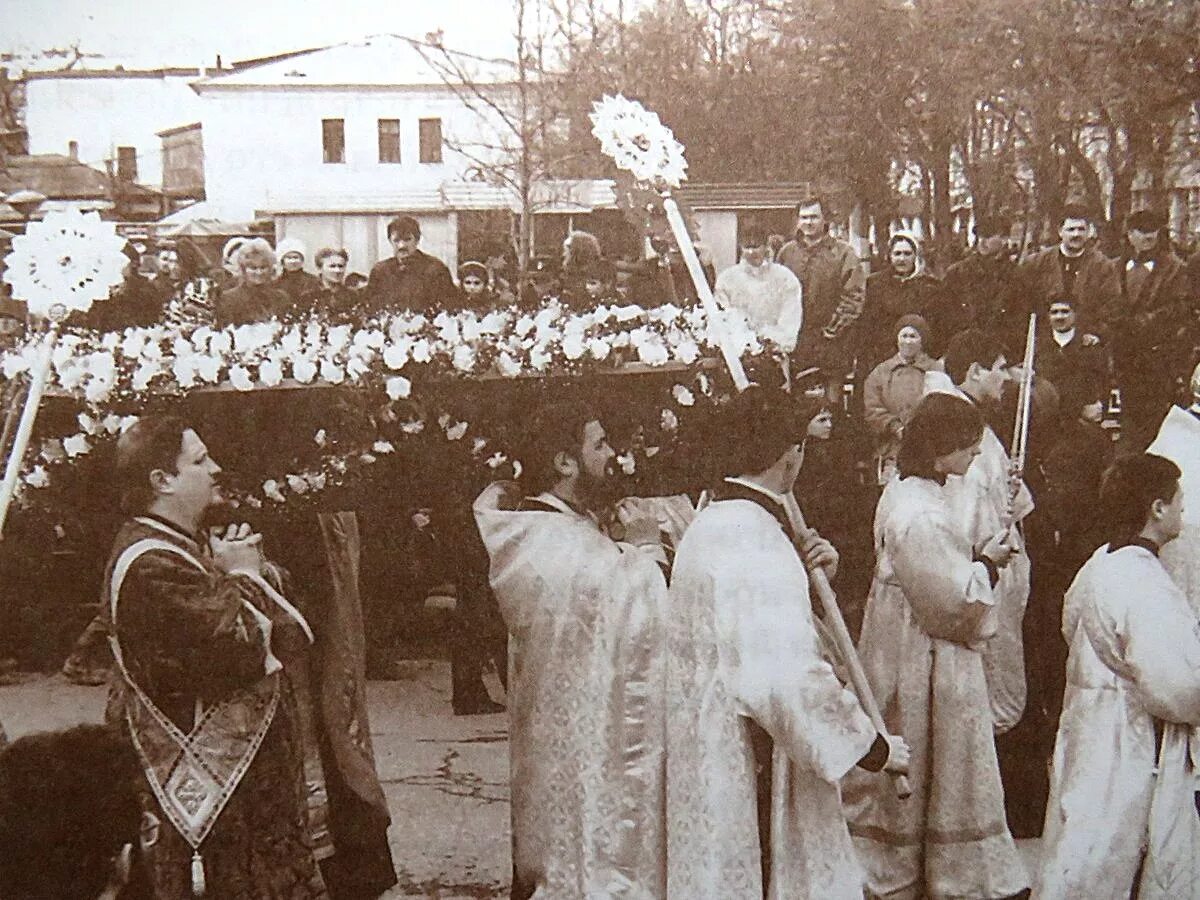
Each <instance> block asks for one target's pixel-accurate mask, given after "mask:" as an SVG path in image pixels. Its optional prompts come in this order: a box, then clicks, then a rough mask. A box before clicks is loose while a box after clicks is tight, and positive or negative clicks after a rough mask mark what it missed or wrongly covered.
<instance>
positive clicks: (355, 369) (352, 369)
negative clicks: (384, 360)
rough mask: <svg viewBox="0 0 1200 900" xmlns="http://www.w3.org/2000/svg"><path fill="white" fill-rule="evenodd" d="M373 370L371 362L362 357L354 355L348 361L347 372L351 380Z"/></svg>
mask: <svg viewBox="0 0 1200 900" xmlns="http://www.w3.org/2000/svg"><path fill="white" fill-rule="evenodd" d="M370 371H371V366H370V364H369V363H368V362H367V361H366V360H364V359H361V358H360V357H357V356H352V357H351V358H350V360H349V361H348V362H347V363H346V374H347V375H348V376H349V377H350V380H351V381H358V379H359V378H361V377H362V376H363V375H366V374H367V373H368V372H370Z"/></svg>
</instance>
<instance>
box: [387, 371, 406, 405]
mask: <svg viewBox="0 0 1200 900" xmlns="http://www.w3.org/2000/svg"><path fill="white" fill-rule="evenodd" d="M411 393H412V382H411V381H409V380H408V379H407V378H405V377H404V376H403V375H393V376H392V377H391V378H389V379H388V380H387V395H388V396H389V397H390V398H391V399H393V400H403V399H404V398H405V397H407V396H408V395H409V394H411Z"/></svg>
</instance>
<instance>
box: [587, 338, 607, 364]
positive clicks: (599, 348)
mask: <svg viewBox="0 0 1200 900" xmlns="http://www.w3.org/2000/svg"><path fill="white" fill-rule="evenodd" d="M611 352H612V347H610V346H609V345H608V342H607V341H605V340H602V339H601V338H592V339H591V340H590V341H588V353H590V354H592V358H593V359H596V360H602V359H607V358H608V354H609V353H611Z"/></svg>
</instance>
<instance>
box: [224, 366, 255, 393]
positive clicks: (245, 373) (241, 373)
mask: <svg viewBox="0 0 1200 900" xmlns="http://www.w3.org/2000/svg"><path fill="white" fill-rule="evenodd" d="M228 378H229V383H230V384H231V385H233V387H234V388H236V389H237V390H239V391H252V390H254V379H252V378H251V377H250V370H249V369H247V368H246V367H245V366H239V365H233V366H230V367H229V375H228Z"/></svg>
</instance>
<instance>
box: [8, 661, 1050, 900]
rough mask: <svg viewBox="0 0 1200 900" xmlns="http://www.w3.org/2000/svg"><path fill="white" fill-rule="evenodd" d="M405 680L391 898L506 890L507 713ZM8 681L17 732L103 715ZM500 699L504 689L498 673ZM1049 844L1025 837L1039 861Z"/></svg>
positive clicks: (386, 761)
mask: <svg viewBox="0 0 1200 900" xmlns="http://www.w3.org/2000/svg"><path fill="white" fill-rule="evenodd" d="M398 675H399V676H400V677H401V679H402V680H399V681H376V682H371V684H370V685H369V698H370V709H371V734H372V735H373V737H374V740H375V757H376V761H377V763H378V766H379V776H380V779H381V780H382V782H383V787H384V791H385V793H386V794H387V799H388V805H389V808H390V809H391V811H392V828H391V832H390V835H391V843H392V855H393V859H394V860H395V863H396V871H397V873H398V875H399V876H400V884H399V885H398V886H397V887H396V888H395V889H394V890H393V891H390V892H389V893H388V894H387V895H386V897H387V898H393V900H394V898H398V897H429V898H436V900H460V898H462V900H465V898H488V897H503V896H506V895H507V891H508V883H509V877H510V865H511V864H510V861H509V834H508V830H509V792H508V733H507V721H506V719H505V717H504V715H503V714H501V715H497V716H470V717H455V716H453V715H451V714H450V667H449V664H448V663H444V662H434V661H419V662H409V663H404V664H402V665H401V666H400V668H399V671H398ZM18 679H19V680H18V681H17V682H16V683H14V684H8V685H0V721H3V722H4V727H5V729H6V730H7V731H8V734H9V736H10V737H14V738H15V737H19V736H20V735H22V734H26V733H28V732H30V731H40V730H47V729H57V728H64V727H68V726H70V725H74V724H77V723H80V722H98V721H100V719H101V717H102V714H103V708H104V689H103V688H92V687H79V686H77V685H73V684H71V683H69V682H68V681H66V680H65V679H63V678H62V676H59V675H56V676H53V677H43V676H28V677H20V676H18ZM488 685H489V687H490V689H491V691H492V694H493V696H495V697H497V698H499V697H501V696H502V693H501V690H500V686H499V684H498V683H497V682H496V681H495V679H494V678H492V677H491V676H489V677H488ZM1040 843H1041V842H1040V841H1037V840H1029V841H1019V842H1018V845H1019V846H1020V849H1021V851H1022V855H1023V856H1024V858H1025V861H1026V867H1027V868H1031V867H1032V866H1033V865H1034V864H1035V861H1036V858H1037V852H1038V847H1039V845H1040Z"/></svg>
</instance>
